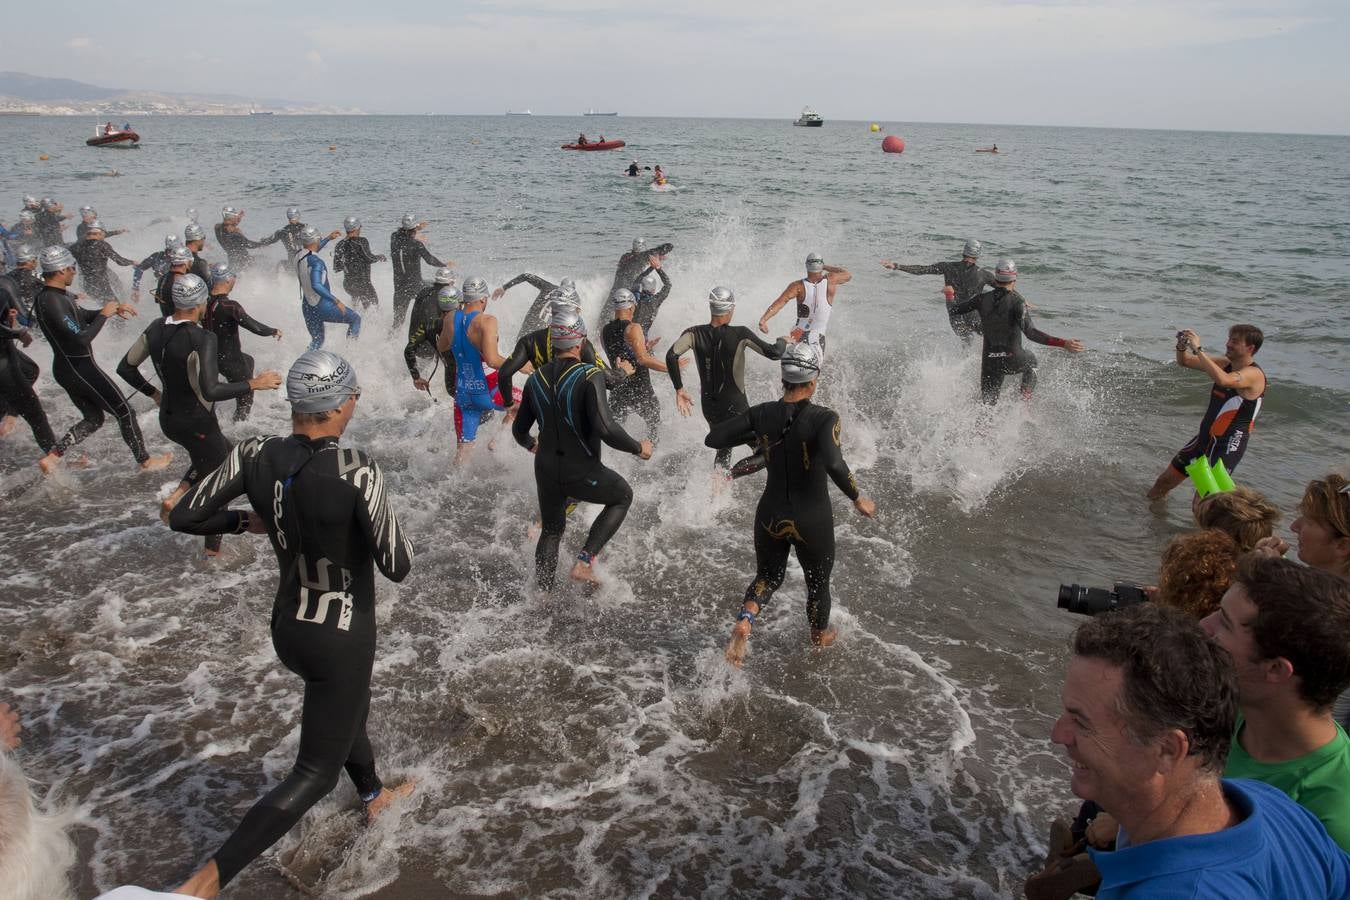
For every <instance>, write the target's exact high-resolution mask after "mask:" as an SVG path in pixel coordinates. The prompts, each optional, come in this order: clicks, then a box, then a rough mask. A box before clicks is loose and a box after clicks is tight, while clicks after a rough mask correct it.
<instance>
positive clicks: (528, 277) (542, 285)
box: [502, 272, 557, 293]
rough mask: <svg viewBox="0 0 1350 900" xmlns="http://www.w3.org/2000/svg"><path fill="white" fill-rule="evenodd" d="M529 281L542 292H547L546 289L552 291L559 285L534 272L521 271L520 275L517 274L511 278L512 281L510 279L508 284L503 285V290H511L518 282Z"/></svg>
mask: <svg viewBox="0 0 1350 900" xmlns="http://www.w3.org/2000/svg"><path fill="white" fill-rule="evenodd" d="M527 282H528V283H529V284H531V285H533V286H534V288H535V290H537V291H539V292H541V293H543V292H546V291H551V290H553V289H554V288H555V287H557V285H556V284H554V283H553V282H551V281H545V280H544V279H542V278H540V277H539V276H538V275H532V274H530V273H529V272H521V273H520V274H519V275H517V276H516V277H515V278H512V279H511V280H510V281H508V282H507V283H506V284H504V285H502V290H503V291H509V290H511V288H513V287H515V286H516V285H518V284H525V283H527Z"/></svg>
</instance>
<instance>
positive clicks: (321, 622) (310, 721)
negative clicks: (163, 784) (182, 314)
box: [169, 350, 413, 897]
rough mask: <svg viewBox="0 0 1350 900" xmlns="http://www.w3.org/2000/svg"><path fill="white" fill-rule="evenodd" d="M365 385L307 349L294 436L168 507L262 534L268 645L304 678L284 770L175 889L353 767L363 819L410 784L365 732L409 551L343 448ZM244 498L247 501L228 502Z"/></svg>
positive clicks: (226, 864) (189, 528) (217, 867)
mask: <svg viewBox="0 0 1350 900" xmlns="http://www.w3.org/2000/svg"><path fill="white" fill-rule="evenodd" d="M360 396H361V388H360V386H359V385H358V384H357V381H356V371H355V370H354V369H352V367H351V365H350V364H349V363H347V361H346V360H344V359H342V357H340V356H337V355H336V354H333V353H329V352H327V351H323V350H317V351H316V350H311V351H309V352H307V353H305V354H304V355H303V356H301V357H300V358H299V359H298V360H296V361H295V365H293V366H292V367H291V371H290V372H289V373H288V374H287V376H286V398H287V400H289V401H290V403H291V429H292V432H293V433H292V434H291V436H290V437H284V438H283V437H269V438H249V439H247V440H244V441H241V442H240V443H239V444H236V445H235V447H234V449H233V450H232V451H231V452H230V455H229V458H228V459H227V460H226V461H225V464H224V465H222V466H221V467H220V468H218V469H216V470H215V471H214V472H212V473H211V474H209V475H207V476H206V477H205V478H204V479H202V480H201V481H199V482H198V483H197V485H196V487H194V488H192V490H190V491H189V492H188V493H187V495H186V496H185V497H183V499H182V500H181V501H179V503H178V505H177V506H176V507H174V510H173V513H172V514H171V515H170V517H169V525H170V527H172V528H173V530H174V531H183V532H187V533H188V534H200V535H207V534H243V533H244V532H246V531H247V532H252V533H255V534H263V533H265V534H267V536H268V538H269V539H270V540H271V543H272V550H273V552H275V553H276V557H277V568H278V570H279V573H280V577H279V578H278V583H277V593H276V600H275V601H274V603H273V605H272V645H273V646H274V647H275V648H276V651H277V657H278V658H279V659H280V660H281V662H282V664H283V665H284V666H286V668H288V669H290V670H291V671H292V672H294V673H295V674H297V675H299V676H300V677H301V678H303V679H304V680H305V697H304V703H303V705H302V706H301V713H300V748H299V752H298V754H297V756H296V760H295V766H294V768H292V769H291V772H290V774H289V775H287V776H286V778H285V779H284V780H283V781H282V782H281V784H279V785H277V786H276V787H275V788H273V789H272V790H271V791H270V792H269V793H268V794H267V796H265V797H263V798H262V799H261V800H259V801H258V802H257V803H256V804H254V806H253V808H252V809H250V810H249V811H248V813H247V814H245V816H244V819H243V821H242V822H240V823H239V826H238V827H237V828H235V830H234V833H233V834H231V835H230V837H229V838H228V839H227V840H226V841H225V843H224V844H223V845H222V846H221V847H220V849H219V850H217V851H216V852H215V855H214V856H213V857H212V858H211V860H210V862H208V863H207V864H206V865H205V866H203V867H202V868H201V869H199V870H198V871H197V872H196V873H194V874H193V876H192V877H191V878H189V879H188V880H187V881H186V882H185V883H184V884H182V885H181V886H179V888H178V892H179V893H183V894H188V895H190V896H193V897H214V896H215V895H216V894H217V893H218V892H219V891H220V889H221V888H223V887H225V886H226V885H228V884H229V883H230V881H231V879H233V878H234V877H235V875H237V874H238V873H239V871H240V870H241V869H243V868H244V866H246V865H248V864H249V863H250V862H251V861H253V860H254V859H257V858H258V856H260V855H261V854H262V853H263V852H264V851H265V850H267V848H268V847H270V846H272V845H273V844H275V843H276V842H277V841H278V840H280V838H281V837H282V835H284V834H286V832H288V831H290V830H291V828H292V827H293V826H294V825H295V823H296V822H298V821H299V820H300V817H301V816H303V815H304V814H305V812H307V811H308V810H309V809H310V808H311V807H312V806H314V804H316V803H318V802H319V801H320V800H322V799H323V798H324V797H325V796H327V795H328V794H329V792H331V791H332V790H333V788H334V787H336V786H337V782H338V778H339V777H340V776H341V775H342V771H343V769H344V768H345V769H346V771H347V774H348V776H349V777H350V778H351V780H352V783H353V784H354V785H355V786H356V792H357V795H358V796H359V797H360V798H361V802H362V803H364V804H365V809H366V814H367V817H368V818H373V817H375V816H377V815H379V814H380V813H381V812H382V811H383V810H384V809H385V808H386V807H387V806H388V805H389V804H390V803H391V802H392V801H393V800H394V799H396V798H397V797H399V796H402V795H405V794H407V793H409V792H410V791H411V790H412V787H413V785H412V784H411V783H410V782H405V783H404V784H403V785H401V786H400V787H398V788H392V789H389V790H385V789H384V786H383V783H382V782H381V781H380V777H379V775H377V774H376V772H375V753H374V750H373V749H372V748H371V745H370V738H369V737H368V736H367V733H366V720H367V717H368V715H369V712H370V675H371V668H372V666H373V664H374V662H375V568H376V567H378V568H379V570H380V572H381V573H383V574H384V576H385V577H386V578H388V579H389V580H391V581H402V580H403V579H404V578H406V577H407V575H408V572H409V571H410V570H411V568H412V561H413V548H412V542H411V541H410V540H409V539H408V535H407V533H406V532H404V531H403V529H402V528H401V527H400V526H399V522H398V518H397V517H396V516H395V514H394V508H393V506H392V505H391V504H390V502H389V494H388V490H387V486H386V484H385V481H384V475H383V473H381V471H380V467H379V466H378V465H376V463H375V461H374V460H372V459H371V458H370V457H369V456H367V455H366V454H365V453H364V452H362V451H360V450H353V449H344V448H342V447H340V446H338V439H339V438H340V437H341V436H342V433H343V432H344V431H345V430H346V428H347V423H348V422H350V421H351V418H352V415H353V413H354V412H355V411H356V402H357V398H359V397H360ZM242 495H247V496H248V501H249V504H250V505H251V506H252V511H249V512H244V511H237V510H231V509H229V508H228V507H229V503H230V501H231V500H233V499H234V498H236V497H239V496H242Z"/></svg>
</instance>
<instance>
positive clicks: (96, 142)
mask: <svg viewBox="0 0 1350 900" xmlns="http://www.w3.org/2000/svg"><path fill="white" fill-rule="evenodd" d="M85 144H86V145H88V146H90V147H139V146H140V145H141V136H140V135H139V134H137V133H136V132H134V131H132V130H131V129H129V128H114V127H113V125H112V123H111V122H109V123H108V124H107V125H95V126H94V136H93V137H91V138H90V139H89V140H87V141H85Z"/></svg>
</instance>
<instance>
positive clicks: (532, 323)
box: [492, 272, 576, 341]
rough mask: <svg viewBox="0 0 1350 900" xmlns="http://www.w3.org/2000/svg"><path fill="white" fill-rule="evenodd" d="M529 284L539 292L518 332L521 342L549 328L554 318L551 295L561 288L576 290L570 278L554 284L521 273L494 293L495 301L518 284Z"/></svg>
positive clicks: (517, 335) (517, 338)
mask: <svg viewBox="0 0 1350 900" xmlns="http://www.w3.org/2000/svg"><path fill="white" fill-rule="evenodd" d="M525 283H528V284H529V285H530V287H532V288H534V289H535V290H536V291H538V293H537V294H535V297H534V302H533V303H531V304H530V309H529V311H528V312H526V313H525V318H524V319H522V320H521V323H520V329H519V330H518V331H517V332H516V340H517V341H519V340H520V339H521V338H523V337H524V336H525V335H527V334H529V333H530V332H531V331H538V330H539V329H540V328H547V327H548V321H549V318H550V317H551V316H552V312H551V311H550V301H549V294H551V293H553V292H554V291H555V290H557V289H558V288H559V287H563V286H564V285H567V286H570V287H571V289H572V290H576V283H575V282H574V281H572V279H570V278H564V279H563V280H562V282H561V284H554V283H553V282H551V281H549V280H548V279H546V278H540V277H539V276H538V275H533V274H531V273H529V272H521V273H520V274H519V275H517V276H516V277H515V278H512V279H511V280H510V281H508V282H506V284H504V285H502V286H501V287H499V288H497V289H496V290H495V291H493V292H492V299H493V300H500V299H501V297H502V295H503V294H505V293H506V292H507V291H509V290H511V288H513V287H515V286H516V285H518V284H525Z"/></svg>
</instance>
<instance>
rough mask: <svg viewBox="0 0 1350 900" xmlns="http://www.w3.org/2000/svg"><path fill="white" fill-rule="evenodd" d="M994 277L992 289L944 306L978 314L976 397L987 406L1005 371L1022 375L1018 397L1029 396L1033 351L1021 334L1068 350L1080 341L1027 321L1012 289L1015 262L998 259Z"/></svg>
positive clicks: (995, 399)
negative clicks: (981, 336) (979, 345)
mask: <svg viewBox="0 0 1350 900" xmlns="http://www.w3.org/2000/svg"><path fill="white" fill-rule="evenodd" d="M994 281H995V282H996V287H995V288H994V289H993V290H992V291H986V292H985V293H983V294H978V295H976V296H974V297H972V298H971V299H969V300H967V301H965V302H964V303H954V302H953V303H952V305H951V307H950V308H949V310H948V312H949V314H950V315H953V316H958V315H962V314H964V313H968V312H970V311H971V310H976V311H978V312H979V314H980V330H981V331H982V332H983V333H984V346H983V348H982V349H981V350H980V359H981V361H980V399H981V400H982V401H984V402H985V403H986V404H989V405H991V406H992V405H993V404H995V403H997V402H998V395H999V391H1000V390H1002V388H1003V379H1004V378H1005V377H1007V376H1008V375H1018V374H1020V375H1021V376H1022V399H1023V400H1030V399H1031V392H1032V390H1034V389H1035V387H1036V354H1034V353H1032V352H1031V351H1030V350H1027V349H1025V348H1023V347H1022V337H1023V335H1025V336H1026V337H1028V338H1029V339H1031V340H1033V341H1035V342H1036V343H1038V344H1044V345H1045V346H1047V347H1061V348H1063V349H1065V350H1068V351H1069V352H1070V353H1082V352H1083V342H1082V341H1080V340H1077V339H1074V338H1058V337H1051V336H1050V335H1048V334H1046V333H1045V332H1044V331H1041V330H1040V329H1039V328H1037V327H1036V326H1034V325H1032V324H1031V313H1029V312H1028V311H1027V302H1026V299H1025V298H1023V297H1022V295H1021V294H1019V293H1018V292H1017V291H1016V290H1015V287H1016V285H1017V264H1016V263H1015V262H1013V261H1012V260H1011V259H1000V260H999V261H998V263H997V264H996V265H995V266H994ZM949 302H950V301H949Z"/></svg>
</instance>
